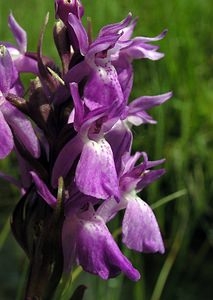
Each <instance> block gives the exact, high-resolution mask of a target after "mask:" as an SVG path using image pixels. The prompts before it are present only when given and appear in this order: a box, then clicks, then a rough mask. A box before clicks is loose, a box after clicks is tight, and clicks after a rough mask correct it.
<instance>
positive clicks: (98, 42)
mask: <svg viewBox="0 0 213 300" xmlns="http://www.w3.org/2000/svg"><path fill="white" fill-rule="evenodd" d="M55 11H56V18H57V20H56V24H55V27H54V30H53V32H54V42H55V45H56V48H57V50H58V54H59V56H60V59H61V67H60V66H57V65H56V64H55V62H54V61H52V60H51V59H50V58H48V57H47V56H44V55H43V53H42V42H43V36H44V31H45V26H46V24H47V22H48V15H47V17H46V19H45V23H44V26H43V29H42V31H41V34H40V37H39V42H38V49H37V52H35V53H32V52H30V53H29V52H27V37H26V33H25V31H24V29H22V28H21V27H20V25H19V24H18V23H17V22H16V20H15V19H14V17H13V16H12V14H11V15H10V16H9V27H10V29H11V31H12V33H13V35H14V37H15V40H16V43H17V46H13V45H10V44H8V43H6V42H1V46H0V75H1V76H0V129H1V130H0V141H1V143H0V158H1V159H4V158H5V157H6V156H7V155H9V154H10V152H11V151H14V152H15V154H16V156H17V160H18V162H19V166H20V181H19V182H17V180H15V179H13V178H11V177H10V176H8V175H7V174H3V173H0V176H1V177H2V178H4V179H7V180H8V179H9V181H11V182H12V183H15V184H16V185H17V187H18V188H19V189H20V192H21V194H22V196H21V200H20V201H19V202H18V204H17V205H16V207H15V209H14V212H13V216H12V222H11V227H12V231H13V234H14V236H15V238H16V239H17V241H18V243H19V244H20V245H21V247H22V248H23V249H24V251H25V252H26V254H27V256H28V257H29V261H30V268H29V273H28V279H27V283H26V292H25V298H29V299H32V298H33V297H39V299H40V298H41V299H52V297H53V295H54V292H55V290H56V288H57V285H58V283H59V281H60V279H61V277H62V274H63V273H66V274H67V273H68V274H69V273H71V272H72V270H73V269H74V268H75V267H76V266H77V265H81V266H82V268H83V270H84V271H87V272H89V273H91V274H94V275H98V276H100V277H101V278H102V279H104V280H107V279H109V278H111V277H115V276H118V275H119V274H120V273H121V272H123V273H124V274H125V275H126V276H127V277H128V278H129V279H131V280H133V281H137V280H139V279H140V273H139V271H138V270H136V269H135V268H134V267H133V265H132V264H131V262H130V261H129V260H128V258H127V257H125V256H124V255H123V254H122V252H121V250H120V248H119V246H118V245H117V243H116V241H115V240H114V239H113V236H112V234H111V233H110V231H109V229H108V227H107V225H108V222H110V221H111V220H112V219H113V218H115V217H116V215H117V214H119V212H120V211H121V210H125V212H124V218H123V222H122V224H121V226H122V241H123V243H124V244H125V245H126V246H127V247H128V248H130V249H133V250H135V251H139V252H159V253H164V251H165V250H164V243H163V240H162V236H161V233H160V229H159V226H158V223H157V221H156V218H155V216H154V213H153V212H152V209H151V208H150V207H149V205H148V204H147V203H146V202H145V201H144V200H142V199H141V198H140V195H141V191H142V190H143V189H144V188H145V187H146V186H148V185H149V184H151V183H152V182H153V181H155V180H157V179H158V178H159V177H160V176H162V175H163V174H164V172H165V171H164V169H162V168H161V169H153V168H155V167H156V166H158V165H161V164H162V163H163V162H164V160H163V159H162V160H158V161H150V160H149V159H148V155H147V154H146V153H145V152H136V153H135V154H132V143H133V134H132V127H133V126H139V125H143V124H145V123H150V124H155V123H156V121H155V120H153V119H152V117H151V116H150V115H149V114H148V113H147V110H149V109H150V108H152V107H154V106H157V105H160V104H162V103H164V102H165V101H167V100H168V99H169V98H170V97H171V96H172V94H171V92H168V93H165V94H162V95H158V96H141V97H139V98H137V99H135V100H134V101H132V102H131V103H130V102H129V96H130V94H131V90H132V86H133V75H134V70H133V66H132V62H133V60H136V59H151V60H158V59H160V58H162V57H163V54H162V53H160V52H158V46H155V45H152V44H151V42H155V41H158V40H160V39H162V38H163V37H164V36H165V34H166V30H164V31H163V32H162V33H161V34H159V35H158V36H156V37H153V38H148V37H132V36H133V31H134V28H135V26H136V24H137V18H135V19H134V18H133V17H132V14H131V13H129V14H128V16H127V17H126V18H125V19H124V20H123V21H121V22H120V23H116V24H111V25H107V26H105V27H103V28H102V29H101V30H100V31H99V34H98V36H97V38H96V39H94V40H93V39H92V37H91V35H90V30H87V29H85V28H84V26H83V23H82V18H83V15H84V8H83V6H82V4H81V3H80V1H77V0H73V1H65V0H55ZM22 72H29V73H32V80H31V83H30V86H29V89H28V92H27V93H26V92H24V88H23V84H22V82H21V79H20V74H21V73H22ZM139 160H140V161H139ZM138 161H139V162H138ZM139 193H140V194H139Z"/></svg>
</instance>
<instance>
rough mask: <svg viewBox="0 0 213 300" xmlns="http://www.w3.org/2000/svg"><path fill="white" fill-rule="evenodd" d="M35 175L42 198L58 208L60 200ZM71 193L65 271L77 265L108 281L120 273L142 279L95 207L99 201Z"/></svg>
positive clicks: (65, 232) (64, 238) (75, 191)
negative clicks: (97, 213)
mask: <svg viewBox="0 0 213 300" xmlns="http://www.w3.org/2000/svg"><path fill="white" fill-rule="evenodd" d="M31 175H32V179H33V181H34V183H35V185H36V188H37V191H38V193H39V195H40V196H41V197H42V198H43V199H44V200H45V201H46V202H47V204H48V205H50V206H51V207H53V208H54V207H55V206H56V204H57V199H56V198H55V197H54V196H53V195H52V193H51V192H50V191H49V189H48V187H47V185H46V184H45V183H44V182H43V181H42V180H41V179H40V178H39V177H38V175H37V174H36V173H35V172H31ZM71 190H72V194H71V195H70V196H69V198H68V199H67V200H66V201H65V209H64V211H65V222H64V225H63V232H62V243H63V253H64V272H70V271H71V269H72V267H73V265H74V264H76V263H77V264H80V265H81V266H82V267H83V269H84V270H85V271H87V272H89V273H92V274H95V275H99V276H100V277H101V278H102V279H105V280H106V279H109V278H111V277H115V276H117V275H118V274H119V273H120V272H123V273H124V274H125V275H126V276H127V277H129V278H130V279H131V280H134V281H137V280H139V279H140V274H139V272H138V271H137V270H136V269H134V268H133V266H132V264H131V263H130V261H129V260H128V259H127V258H126V257H125V256H124V255H123V254H122V253H121V251H120V249H119V248H118V246H117V244H116V242H115V241H114V239H113V237H112V235H111V234H110V232H109V230H108V228H107V226H106V224H105V223H104V221H103V219H102V218H101V217H100V216H98V215H96V213H95V210H94V208H93V206H92V204H96V203H97V202H98V201H99V200H98V199H95V198H92V197H88V196H86V195H84V194H82V193H81V192H80V191H79V190H78V189H77V187H76V186H75V187H73V186H72V189H71ZM88 205H89V208H88V209H85V208H86V207H87V206H88Z"/></svg>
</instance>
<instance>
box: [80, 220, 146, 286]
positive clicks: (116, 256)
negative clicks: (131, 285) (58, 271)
mask: <svg viewBox="0 0 213 300" xmlns="http://www.w3.org/2000/svg"><path fill="white" fill-rule="evenodd" d="M80 221H81V224H80V228H79V232H78V237H77V243H76V244H77V245H76V250H77V251H76V253H77V260H78V262H79V264H80V265H81V266H82V267H83V269H84V270H85V271H87V272H90V273H92V274H96V275H99V276H100V277H101V278H102V279H104V280H106V279H109V278H111V277H115V276H117V275H118V274H119V273H120V272H123V273H124V274H125V275H126V276H127V277H129V278H130V279H131V280H134V281H137V280H139V279H140V274H139V272H138V271H137V270H136V269H134V268H133V266H132V264H131V263H130V262H129V260H128V259H127V258H126V257H125V256H124V255H123V254H122V253H121V251H120V249H119V248H118V246H117V244H116V242H115V241H114V240H113V238H112V236H111V234H110V232H109V231H108V228H107V227H106V225H105V223H104V222H103V220H102V219H101V218H98V217H94V218H93V219H91V220H83V219H81V220H80Z"/></svg>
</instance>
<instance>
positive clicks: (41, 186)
mask: <svg viewBox="0 0 213 300" xmlns="http://www.w3.org/2000/svg"><path fill="white" fill-rule="evenodd" d="M30 174H31V176H32V178H33V181H34V183H35V185H36V188H37V192H38V194H39V195H40V196H41V197H42V198H43V199H44V200H45V201H46V202H47V204H49V205H50V206H55V205H56V203H57V200H56V198H55V197H54V196H53V195H52V194H51V193H50V191H49V189H48V187H47V186H46V184H45V183H44V182H43V181H42V180H41V179H40V177H39V176H38V175H37V174H36V173H35V172H30Z"/></svg>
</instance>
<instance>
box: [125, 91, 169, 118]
mask: <svg viewBox="0 0 213 300" xmlns="http://www.w3.org/2000/svg"><path fill="white" fill-rule="evenodd" d="M171 97H172V92H168V93H165V94H162V95H157V96H142V97H139V98H137V99H135V100H134V101H132V102H131V103H130V104H129V114H135V113H137V112H139V111H143V110H147V109H150V108H152V107H154V106H158V105H160V104H162V103H164V102H165V101H167V100H169V99H170V98H171Z"/></svg>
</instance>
